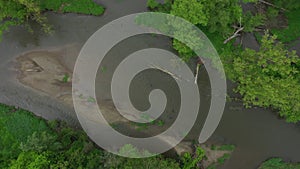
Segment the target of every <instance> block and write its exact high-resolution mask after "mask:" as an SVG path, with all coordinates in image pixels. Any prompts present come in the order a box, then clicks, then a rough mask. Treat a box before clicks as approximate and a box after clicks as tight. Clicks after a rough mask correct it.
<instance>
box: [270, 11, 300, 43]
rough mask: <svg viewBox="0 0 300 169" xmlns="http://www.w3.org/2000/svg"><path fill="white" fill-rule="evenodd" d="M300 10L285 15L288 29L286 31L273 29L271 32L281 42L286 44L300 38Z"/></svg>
mask: <svg viewBox="0 0 300 169" xmlns="http://www.w3.org/2000/svg"><path fill="white" fill-rule="evenodd" d="M299 16H300V10H299V9H298V10H293V11H289V12H287V13H286V17H287V18H288V27H287V28H286V29H273V30H271V32H272V33H273V34H275V35H277V38H278V39H279V40H280V41H281V42H283V43H288V42H292V41H294V40H296V39H297V38H299V37H300V22H299Z"/></svg>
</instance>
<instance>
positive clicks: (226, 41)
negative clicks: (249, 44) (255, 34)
mask: <svg viewBox="0 0 300 169" xmlns="http://www.w3.org/2000/svg"><path fill="white" fill-rule="evenodd" d="M243 30H244V27H240V28H239V29H238V30H237V31H236V32H234V34H233V35H232V36H230V37H229V38H228V39H226V40H225V41H224V44H226V43H228V42H229V41H231V40H232V39H234V38H236V37H237V36H240V34H239V33H240V32H241V31H243Z"/></svg>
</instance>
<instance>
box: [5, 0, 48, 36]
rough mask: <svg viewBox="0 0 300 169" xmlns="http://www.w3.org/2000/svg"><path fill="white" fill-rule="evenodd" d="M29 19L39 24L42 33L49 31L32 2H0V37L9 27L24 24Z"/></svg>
mask: <svg viewBox="0 0 300 169" xmlns="http://www.w3.org/2000/svg"><path fill="white" fill-rule="evenodd" d="M29 19H31V20H34V21H36V22H37V23H39V24H40V25H41V26H42V28H43V30H44V31H46V32H48V31H50V27H49V26H48V25H47V24H46V18H45V17H44V16H42V15H41V10H40V8H39V6H38V4H37V3H35V1H34V0H0V37H1V35H2V33H3V31H5V30H7V29H8V28H9V27H10V26H13V25H20V24H24V23H26V22H27V21H28V20H29ZM26 26H27V28H29V29H30V27H29V26H28V25H26Z"/></svg>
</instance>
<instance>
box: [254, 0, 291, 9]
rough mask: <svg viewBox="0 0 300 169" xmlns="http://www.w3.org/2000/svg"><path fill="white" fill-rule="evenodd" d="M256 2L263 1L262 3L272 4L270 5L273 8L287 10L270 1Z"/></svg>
mask: <svg viewBox="0 0 300 169" xmlns="http://www.w3.org/2000/svg"><path fill="white" fill-rule="evenodd" d="M258 2H261V3H263V4H266V5H269V6H272V7H274V8H278V9H281V10H283V11H287V10H286V9H284V8H281V7H279V6H276V5H274V4H272V3H270V2H267V1H264V0H258Z"/></svg>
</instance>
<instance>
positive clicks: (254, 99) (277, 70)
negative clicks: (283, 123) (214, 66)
mask: <svg viewBox="0 0 300 169" xmlns="http://www.w3.org/2000/svg"><path fill="white" fill-rule="evenodd" d="M233 71H234V74H235V77H234V81H236V82H237V83H238V87H237V89H236V91H237V92H239V93H240V94H241V95H242V96H243V101H244V103H245V105H246V106H247V107H250V106H251V105H255V106H262V107H273V108H275V109H277V110H279V114H280V116H282V117H285V118H286V120H287V121H288V122H298V121H300V97H299V96H300V59H299V57H298V56H297V55H296V52H295V51H292V52H291V51H289V50H287V49H285V47H284V45H283V44H282V43H280V42H276V36H270V35H268V34H266V35H265V36H264V37H263V38H262V44H261V48H260V50H259V51H258V52H256V51H254V50H251V49H246V50H245V51H243V52H241V54H240V55H239V56H237V57H235V58H234V61H233Z"/></svg>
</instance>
